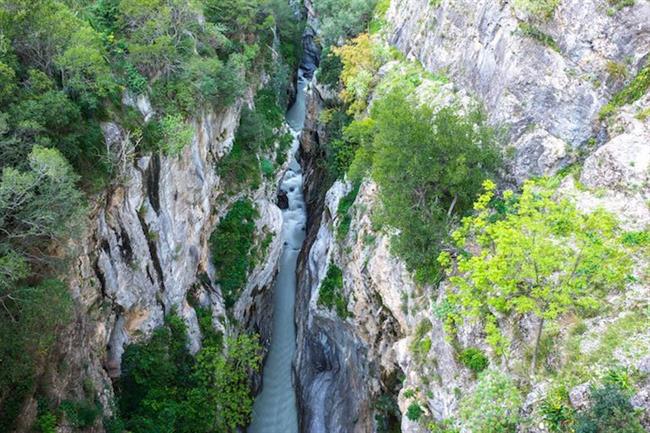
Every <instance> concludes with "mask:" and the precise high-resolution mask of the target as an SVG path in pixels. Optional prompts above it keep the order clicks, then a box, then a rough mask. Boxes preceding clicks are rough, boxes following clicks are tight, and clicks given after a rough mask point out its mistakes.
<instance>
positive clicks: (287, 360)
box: [248, 75, 308, 433]
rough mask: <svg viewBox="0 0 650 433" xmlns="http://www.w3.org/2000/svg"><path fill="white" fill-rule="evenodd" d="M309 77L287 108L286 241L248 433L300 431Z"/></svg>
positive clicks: (284, 225)
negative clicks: (299, 283) (294, 370)
mask: <svg viewBox="0 0 650 433" xmlns="http://www.w3.org/2000/svg"><path fill="white" fill-rule="evenodd" d="M307 85H308V81H307V80H306V79H304V78H302V75H300V78H299V80H298V89H297V94H296V102H295V103H294V104H293V105H292V106H291V108H290V109H289V111H288V112H287V122H288V123H289V126H291V129H292V130H293V135H294V140H293V145H292V150H291V156H290V158H291V160H290V162H289V168H288V169H287V171H286V172H285V173H284V176H283V178H282V181H281V183H280V189H281V190H282V191H285V192H286V193H287V196H288V198H289V207H288V208H287V209H285V210H283V211H282V217H283V222H282V240H283V242H284V246H283V250H282V255H281V257H280V264H279V270H278V276H277V280H276V283H275V291H274V295H273V296H274V297H273V330H272V335H271V345H270V349H269V354H268V357H267V359H266V363H265V364H264V371H263V375H262V392H261V393H260V394H259V395H258V396H257V398H256V399H255V404H254V405H253V422H252V423H251V425H250V427H249V428H248V433H298V411H297V407H296V393H295V389H294V385H293V380H292V374H291V363H292V361H293V356H294V353H295V350H296V329H295V323H294V305H295V301H296V265H297V261H298V254H299V253H300V249H301V247H302V243H303V241H304V240H305V225H306V223H307V213H306V210H305V201H304V198H303V192H302V186H303V179H302V169H301V167H300V164H299V163H298V160H297V159H296V155H297V152H298V147H299V145H300V144H299V141H298V136H299V135H300V132H301V131H302V128H303V125H304V121H305V92H306V87H307Z"/></svg>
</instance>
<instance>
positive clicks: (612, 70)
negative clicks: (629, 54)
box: [605, 60, 627, 80]
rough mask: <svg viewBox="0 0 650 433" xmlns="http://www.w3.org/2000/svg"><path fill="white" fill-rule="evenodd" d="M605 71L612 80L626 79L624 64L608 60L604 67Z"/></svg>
mask: <svg viewBox="0 0 650 433" xmlns="http://www.w3.org/2000/svg"><path fill="white" fill-rule="evenodd" d="M605 69H606V70H607V73H608V74H609V76H610V78H611V79H613V80H624V79H625V78H627V68H626V67H625V65H624V64H622V63H618V62H615V61H613V60H610V61H608V62H607V65H605Z"/></svg>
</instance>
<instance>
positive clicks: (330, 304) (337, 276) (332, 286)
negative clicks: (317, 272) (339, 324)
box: [318, 264, 351, 319]
mask: <svg viewBox="0 0 650 433" xmlns="http://www.w3.org/2000/svg"><path fill="white" fill-rule="evenodd" d="M318 305H320V306H322V307H326V308H327V309H328V310H332V309H334V310H335V311H336V314H337V315H338V316H339V317H340V318H342V319H346V318H348V317H351V313H350V312H349V311H348V302H347V300H346V299H345V298H344V297H343V272H342V271H341V268H339V267H338V266H336V265H334V264H332V265H330V267H329V269H328V270H327V275H325V279H323V282H322V283H321V285H320V288H319V289H318Z"/></svg>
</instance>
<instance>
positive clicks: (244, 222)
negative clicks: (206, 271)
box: [210, 200, 258, 308]
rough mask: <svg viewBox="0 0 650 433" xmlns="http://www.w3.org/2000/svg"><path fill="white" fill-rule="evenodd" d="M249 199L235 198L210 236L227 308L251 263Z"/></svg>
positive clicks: (252, 228)
mask: <svg viewBox="0 0 650 433" xmlns="http://www.w3.org/2000/svg"><path fill="white" fill-rule="evenodd" d="M257 215H258V213H257V210H255V207H254V206H253V203H252V202H250V201H249V200H239V201H237V202H236V203H235V204H234V205H233V206H232V208H231V209H230V210H229V211H228V213H227V214H226V215H225V216H224V217H223V219H222V220H221V221H220V222H219V224H218V225H217V227H216V229H215V231H214V232H213V233H212V235H211V236H210V251H211V253H212V262H213V263H214V266H215V269H216V274H217V281H218V282H219V284H220V286H221V292H222V294H223V297H224V301H225V305H226V308H231V307H232V306H234V305H235V303H236V302H237V299H238V298H239V293H240V291H241V289H243V287H244V285H245V284H246V277H247V276H248V271H249V268H250V265H251V260H252V255H251V249H252V247H253V242H254V234H255V218H256V217H257Z"/></svg>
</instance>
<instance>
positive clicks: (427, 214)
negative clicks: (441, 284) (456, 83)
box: [369, 90, 500, 283]
mask: <svg viewBox="0 0 650 433" xmlns="http://www.w3.org/2000/svg"><path fill="white" fill-rule="evenodd" d="M372 118H373V119H374V131H375V135H374V140H373V141H372V150H371V152H369V153H371V154H372V176H373V178H374V179H375V181H376V182H377V184H378V185H379V189H380V198H381V204H382V209H381V210H382V215H381V217H382V221H383V222H385V223H387V224H388V225H390V226H392V227H395V228H397V229H398V230H399V234H398V235H396V236H394V238H393V239H392V248H393V251H394V252H395V253H397V255H399V256H400V257H401V258H402V259H403V260H404V261H405V262H406V265H407V267H408V268H409V270H411V271H414V272H415V278H416V280H417V281H418V282H421V283H422V282H432V281H436V280H437V279H438V278H439V275H440V272H439V266H438V264H437V262H436V260H435V258H436V257H437V256H438V253H439V251H440V248H441V245H442V243H443V242H444V241H445V233H446V232H447V231H448V227H449V224H450V222H451V221H453V219H454V217H455V216H457V215H463V214H464V213H465V212H467V211H468V210H469V209H471V204H472V201H473V199H474V197H475V195H476V194H477V193H478V192H479V190H480V188H481V184H482V182H483V181H484V180H485V179H486V178H487V177H488V176H490V175H493V174H494V173H495V171H496V170H497V168H498V167H499V164H500V157H499V153H498V151H497V148H496V136H495V133H494V131H493V130H492V129H490V128H489V127H488V126H487V125H485V123H484V118H483V115H482V114H481V113H480V112H472V113H470V114H468V115H466V116H465V115H461V114H459V113H457V112H456V111H455V110H454V109H452V108H443V109H441V110H440V111H438V112H434V111H433V110H432V109H431V108H429V107H426V106H418V105H416V104H415V103H414V102H413V101H411V100H410V99H409V98H407V97H406V96H404V95H403V94H402V93H401V92H400V91H399V90H395V91H393V92H391V93H389V94H387V95H386V96H385V97H384V98H382V99H380V100H378V101H376V102H375V104H374V105H373V109H372Z"/></svg>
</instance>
